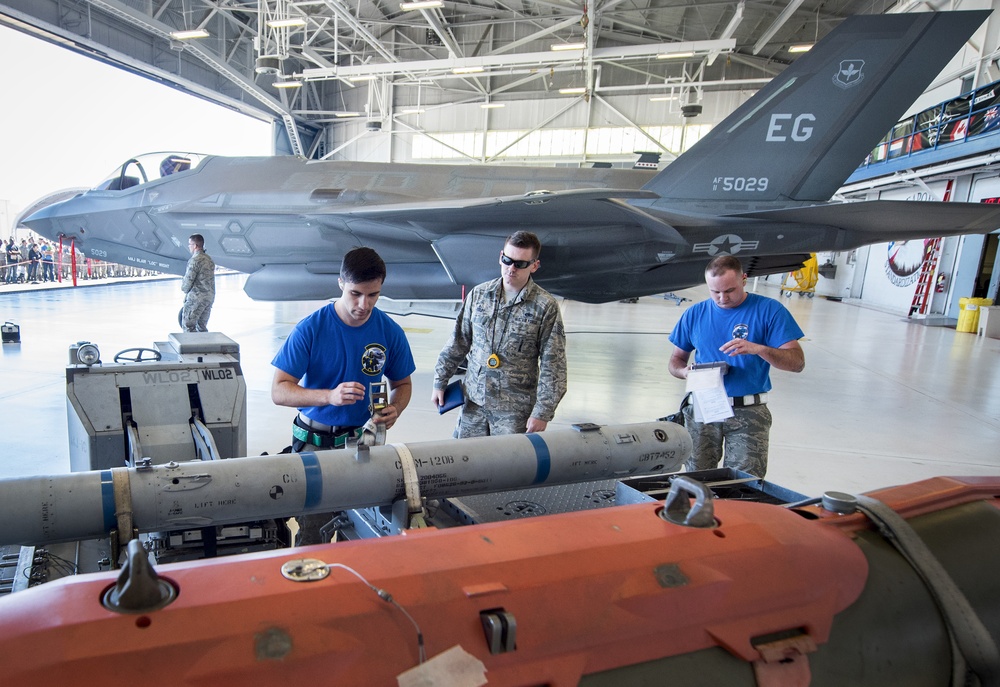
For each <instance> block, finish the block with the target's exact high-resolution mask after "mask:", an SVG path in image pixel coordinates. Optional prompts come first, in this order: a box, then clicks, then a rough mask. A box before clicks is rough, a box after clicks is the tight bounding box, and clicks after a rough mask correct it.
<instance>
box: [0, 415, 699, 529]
mask: <svg viewBox="0 0 1000 687" xmlns="http://www.w3.org/2000/svg"><path fill="white" fill-rule="evenodd" d="M690 454H691V438H690V436H689V435H688V433H687V431H686V430H685V429H684V428H683V427H681V426H679V425H676V424H673V423H670V422H649V423H640V424H629V425H615V426H605V427H602V426H598V425H591V424H586V425H577V426H574V428H573V429H569V430H550V431H547V432H544V433H541V434H514V435H506V436H493V437H481V438H474V439H449V440H444V441H429V442H418V443H412V444H389V445H385V446H373V447H362V448H361V449H359V450H357V451H354V450H350V449H346V450H344V449H342V450H335V451H316V452H303V453H289V454H281V455H275V456H250V457H245V458H231V459H228V460H210V461H191V462H184V463H177V462H170V463H164V464H161V465H139V466H137V467H121V468H111V469H107V470H94V471H90V472H76V473H69V474H65V475H50V476H39V477H22V478H14V479H6V480H0V545H13V544H21V545H26V544H45V543H55V542H61V541H72V540H81V539H94V538H98V537H102V536H106V535H107V534H108V532H110V531H111V530H112V529H115V528H117V529H119V530H131V528H135V529H137V530H138V531H140V532H160V531H170V530H178V529H188V528H193V527H207V526H211V525H223V524H227V523H235V522H246V521H249V520H260V519H269V518H286V517H291V516H295V515H301V514H305V513H325V512H330V511H336V510H344V509H349V508H365V507H370V506H387V505H390V504H392V503H393V502H395V501H397V500H399V499H402V498H406V499H407V501H408V503H410V504H411V506H412V504H413V503H414V502H417V503H419V499H420V497H422V496H423V497H435V498H446V497H453V496H467V495H472V494H482V493H487V492H494V491H503V490H509V489H524V488H530V487H542V486H553V485H557V484H570V483H575V482H586V481H595V480H602V479H616V478H623V477H631V476H638V475H652V474H659V473H664V472H674V471H676V470H677V469H679V467H680V465H681V463H682V461H684V460H685V459H686V458H687V457H688V456H689V455H690ZM411 512H412V508H411Z"/></svg>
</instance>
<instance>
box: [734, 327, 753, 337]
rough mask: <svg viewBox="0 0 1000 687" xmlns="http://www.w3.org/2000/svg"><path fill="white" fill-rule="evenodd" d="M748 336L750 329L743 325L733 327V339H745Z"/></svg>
mask: <svg viewBox="0 0 1000 687" xmlns="http://www.w3.org/2000/svg"><path fill="white" fill-rule="evenodd" d="M749 336H750V327H748V326H747V325H745V324H738V325H736V326H734V327H733V338H734V339H746V338H747V337H749Z"/></svg>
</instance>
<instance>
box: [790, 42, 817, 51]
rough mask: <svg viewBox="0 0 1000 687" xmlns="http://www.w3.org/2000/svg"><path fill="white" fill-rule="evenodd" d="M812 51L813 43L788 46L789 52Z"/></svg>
mask: <svg viewBox="0 0 1000 687" xmlns="http://www.w3.org/2000/svg"><path fill="white" fill-rule="evenodd" d="M811 49H812V43H806V44H803V45H789V46H788V52H809V51H810V50H811Z"/></svg>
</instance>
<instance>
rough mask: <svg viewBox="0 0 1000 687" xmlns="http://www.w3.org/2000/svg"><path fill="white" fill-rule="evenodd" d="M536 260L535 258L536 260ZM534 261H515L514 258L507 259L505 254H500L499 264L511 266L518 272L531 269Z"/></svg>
mask: <svg viewBox="0 0 1000 687" xmlns="http://www.w3.org/2000/svg"><path fill="white" fill-rule="evenodd" d="M537 259H538V258H535V260H537ZM535 260H515V259H514V258H508V257H507V254H506V253H503V252H501V253H500V262H502V263H503V264H505V265H513V266H514V267H516V268H517V269H519V270H526V269H528V268H529V267H531V266H532V265H533V264H534V263H535Z"/></svg>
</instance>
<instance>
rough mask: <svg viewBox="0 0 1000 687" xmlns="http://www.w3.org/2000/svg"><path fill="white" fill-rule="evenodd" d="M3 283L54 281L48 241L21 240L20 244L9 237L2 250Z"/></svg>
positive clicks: (51, 256)
mask: <svg viewBox="0 0 1000 687" xmlns="http://www.w3.org/2000/svg"><path fill="white" fill-rule="evenodd" d="M2 260H3V264H2V266H0V267H2V271H3V282H4V283H5V284H14V283H17V282H30V283H32V284H37V283H39V280H41V281H55V280H56V273H55V258H54V256H53V249H52V246H51V245H50V244H49V243H48V241H42V240H39V241H37V242H36V241H35V240H34V239H31V241H28V239H21V243H20V244H19V243H17V240H16V239H15V238H14V237H13V236H11V237H10V238H9V239H8V240H7V242H6V243H5V244H4V250H3V258H2Z"/></svg>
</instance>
